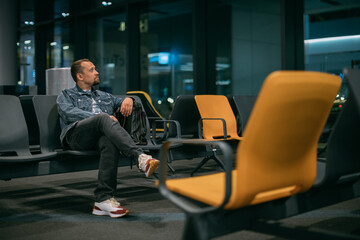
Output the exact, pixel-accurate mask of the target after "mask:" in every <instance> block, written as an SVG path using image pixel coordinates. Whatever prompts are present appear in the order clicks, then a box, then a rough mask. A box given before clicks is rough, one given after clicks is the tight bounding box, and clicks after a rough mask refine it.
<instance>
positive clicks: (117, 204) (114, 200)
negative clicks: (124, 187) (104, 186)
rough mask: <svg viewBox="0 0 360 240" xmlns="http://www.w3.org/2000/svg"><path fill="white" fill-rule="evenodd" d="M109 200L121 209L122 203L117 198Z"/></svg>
mask: <svg viewBox="0 0 360 240" xmlns="http://www.w3.org/2000/svg"><path fill="white" fill-rule="evenodd" d="M109 200H110V202H111V203H112V204H113V205H114V206H115V207H120V203H119V202H118V201H116V199H115V198H110V199H109Z"/></svg>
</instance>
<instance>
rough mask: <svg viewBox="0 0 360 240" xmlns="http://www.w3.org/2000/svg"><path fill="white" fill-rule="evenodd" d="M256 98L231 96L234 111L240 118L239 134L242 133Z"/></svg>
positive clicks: (253, 96) (252, 96)
mask: <svg viewBox="0 0 360 240" xmlns="http://www.w3.org/2000/svg"><path fill="white" fill-rule="evenodd" d="M256 98H257V96H256V95H239V96H233V99H234V103H235V106H236V109H237V111H238V113H239V116H240V126H241V128H240V129H241V133H243V132H244V129H245V126H246V123H247V121H248V119H249V117H250V113H251V110H252V109H253V107H254V104H255V101H256Z"/></svg>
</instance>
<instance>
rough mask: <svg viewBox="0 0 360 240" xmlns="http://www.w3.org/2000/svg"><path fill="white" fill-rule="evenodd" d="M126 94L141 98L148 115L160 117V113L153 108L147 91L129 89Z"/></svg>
mask: <svg viewBox="0 0 360 240" xmlns="http://www.w3.org/2000/svg"><path fill="white" fill-rule="evenodd" d="M126 94H127V95H135V96H138V97H139V98H140V99H141V102H142V104H143V107H144V110H145V112H146V115H147V116H148V117H161V115H160V113H159V112H158V111H157V110H156V109H155V107H154V105H153V104H152V100H151V98H150V96H149V94H148V93H146V92H144V91H129V92H127V93H126Z"/></svg>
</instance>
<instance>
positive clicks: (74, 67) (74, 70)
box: [71, 58, 90, 82]
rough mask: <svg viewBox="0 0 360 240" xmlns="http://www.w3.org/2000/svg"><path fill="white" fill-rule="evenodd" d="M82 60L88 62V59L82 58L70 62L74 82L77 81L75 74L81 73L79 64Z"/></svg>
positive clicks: (81, 68) (81, 69)
mask: <svg viewBox="0 0 360 240" xmlns="http://www.w3.org/2000/svg"><path fill="white" fill-rule="evenodd" d="M82 62H90V60H89V59H86V58H83V59H79V60H77V61H75V62H73V63H72V64H71V76H72V78H73V79H74V81H75V82H77V77H76V74H78V73H83V67H82V66H81V63H82Z"/></svg>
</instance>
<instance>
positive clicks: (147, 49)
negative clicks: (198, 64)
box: [138, 0, 194, 118]
mask: <svg viewBox="0 0 360 240" xmlns="http://www.w3.org/2000/svg"><path fill="white" fill-rule="evenodd" d="M191 9H192V3H191V1H188V0H183V1H175V2H170V3H168V2H165V1H164V2H161V3H158V4H155V3H154V4H151V3H150V4H149V8H148V9H143V13H142V14H141V17H140V44H141V49H140V58H141V63H140V64H141V89H138V90H143V91H145V92H148V93H149V95H150V96H151V99H152V102H153V104H154V106H155V108H156V109H157V110H158V112H159V113H160V114H161V115H162V116H164V117H166V118H167V117H168V116H169V114H170V112H171V109H172V104H173V102H174V100H175V99H176V97H177V96H178V95H186V94H187V95H190V94H191V95H192V94H193V89H194V87H193V59H192V20H191V19H192V10H191Z"/></svg>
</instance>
